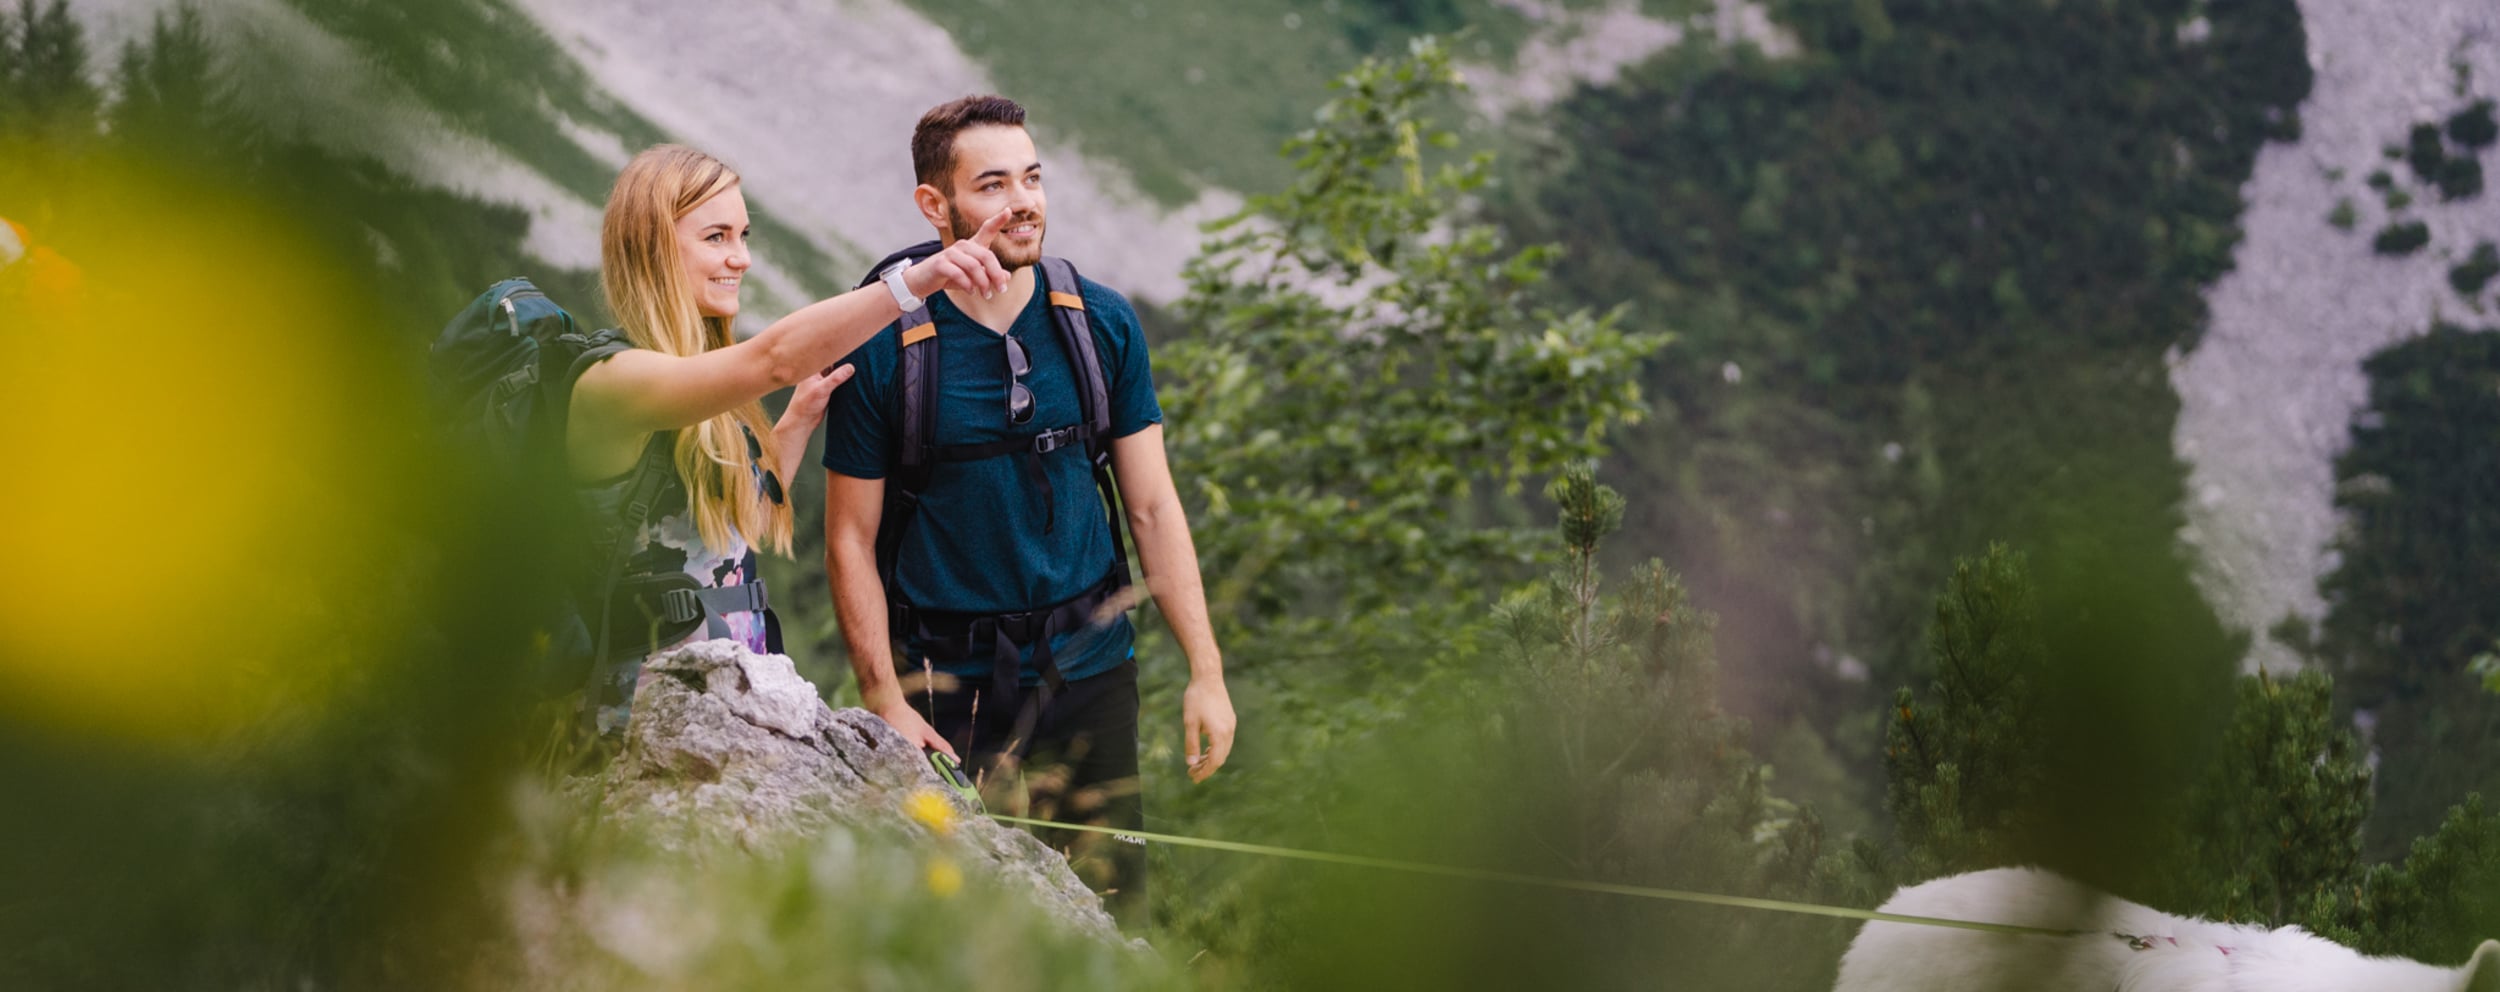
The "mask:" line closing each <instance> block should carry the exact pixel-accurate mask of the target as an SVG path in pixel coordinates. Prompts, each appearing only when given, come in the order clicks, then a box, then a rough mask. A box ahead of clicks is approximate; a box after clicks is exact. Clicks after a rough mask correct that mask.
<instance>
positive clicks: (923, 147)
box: [911, 94, 1024, 196]
mask: <svg viewBox="0 0 2500 992" xmlns="http://www.w3.org/2000/svg"><path fill="white" fill-rule="evenodd" d="M990 124H999V125H1005V126H1007V127H1023V126H1024V108H1023V107H1021V106H1018V105H1017V104H1016V102H1015V101H1014V100H1010V99H1007V98H1006V97H1003V96H995V95H991V94H982V95H980V96H968V97H964V98H963V99H961V100H956V101H953V102H950V103H941V104H938V105H937V106H935V107H931V108H929V112H928V113H925V114H922V115H920V126H918V127H915V128H913V129H912V131H911V171H912V174H913V175H916V176H918V177H919V178H920V182H921V183H922V184H924V185H929V186H935V187H937V188H938V189H941V190H945V191H946V193H947V195H949V196H952V195H954V192H955V191H954V189H953V188H951V187H949V186H948V185H947V180H949V179H951V178H953V176H954V172H955V136H956V135H958V134H962V133H963V132H964V131H965V129H967V128H975V127H981V126H984V125H990Z"/></svg>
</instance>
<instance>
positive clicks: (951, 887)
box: [927, 858, 964, 899]
mask: <svg viewBox="0 0 2500 992" xmlns="http://www.w3.org/2000/svg"><path fill="white" fill-rule="evenodd" d="M927 881H928V883H929V891H931V892H935V893H937V896H938V898H940V899H946V898H950V897H952V896H954V894H955V893H957V892H959V891H962V890H963V887H964V872H963V869H961V868H957V867H955V863H954V862H953V861H949V860H947V859H945V858H938V859H936V860H933V861H931V862H929V872H928V875H927Z"/></svg>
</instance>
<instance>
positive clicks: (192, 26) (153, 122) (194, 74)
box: [105, 2, 249, 161]
mask: <svg viewBox="0 0 2500 992" xmlns="http://www.w3.org/2000/svg"><path fill="white" fill-rule="evenodd" d="M113 91H114V100H113V103H112V105H111V106H110V107H109V108H108V109H107V111H106V113H105V123H106V125H107V129H108V133H109V134H111V136H112V138H113V139H114V140H115V141H116V142H119V143H121V144H124V145H126V146H135V147H139V148H143V149H146V150H150V151H157V150H164V151H177V152H182V153H185V157H186V158H187V159H190V160H193V161H196V160H197V159H198V158H199V157H201V156H204V155H206V156H214V157H221V158H227V159H230V160H231V159H235V158H238V157H239V155H240V154H241V153H243V152H245V151H246V146H247V145H248V144H249V142H248V136H247V135H246V134H244V133H243V131H244V129H243V128H242V127H241V126H240V122H239V121H237V120H236V119H235V115H234V114H233V112H232V110H231V107H230V102H231V101H230V97H229V95H228V90H227V87H226V84H225V82H224V80H223V79H221V78H220V77H219V73H218V71H217V59H216V52H215V50H214V49H213V48H212V46H211V45H210V44H209V38H208V32H207V30H206V29H205V28H204V27H203V26H202V24H201V22H200V12H199V8H197V7H195V6H193V5H192V4H190V3H188V2H185V3H182V4H179V5H177V6H176V7H175V8H174V9H173V10H172V11H171V12H167V11H158V12H157V14H156V20H155V22H154V24H153V25H152V26H151V28H150V30H149V32H148V36H147V39H146V40H145V41H144V42H141V41H138V40H133V41H130V42H128V43H125V44H124V45H123V46H122V52H121V59H120V61H119V62H118V63H117V64H116V66H115V68H114V72H113Z"/></svg>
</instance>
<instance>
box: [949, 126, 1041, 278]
mask: <svg viewBox="0 0 2500 992" xmlns="http://www.w3.org/2000/svg"><path fill="white" fill-rule="evenodd" d="M950 185H952V186H953V187H954V188H953V189H951V190H949V191H947V192H948V195H947V199H946V223H947V225H948V226H949V227H951V228H953V232H952V233H953V236H954V238H955V239H956V240H961V239H964V238H969V237H971V236H973V235H974V234H976V233H979V232H980V230H981V225H982V223H984V222H986V221H988V220H989V219H990V218H991V217H992V216H995V215H996V214H997V213H998V212H999V211H1001V210H1008V211H1013V213H1012V214H1011V215H1009V217H1008V218H1007V226H1006V227H1003V228H1001V229H999V232H998V239H997V240H995V241H992V242H991V243H990V250H991V251H993V252H996V253H997V254H998V261H999V264H1001V265H1004V266H1006V267H1007V269H1008V270H1009V271H1014V270H1016V269H1020V268H1023V267H1025V266H1028V265H1032V264H1034V263H1035V262H1039V261H1041V260H1042V231H1043V227H1044V223H1043V215H1044V214H1045V213H1046V212H1047V211H1048V207H1049V201H1048V198H1047V197H1044V196H1043V195H1042V159H1041V155H1040V154H1039V153H1037V152H1035V151H1034V150H1033V136H1032V135H1029V134H1026V133H1024V129H1023V128H1020V127H1007V126H1003V125H996V124H991V125H984V126H981V127H973V128H966V129H965V130H964V131H963V132H962V133H960V134H957V135H955V175H954V178H953V180H952V181H951V183H950Z"/></svg>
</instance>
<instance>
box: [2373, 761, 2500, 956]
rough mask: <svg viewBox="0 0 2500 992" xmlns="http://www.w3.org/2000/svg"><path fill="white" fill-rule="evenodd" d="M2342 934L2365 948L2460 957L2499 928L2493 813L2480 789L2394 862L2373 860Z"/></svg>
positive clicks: (2498, 825)
mask: <svg viewBox="0 0 2500 992" xmlns="http://www.w3.org/2000/svg"><path fill="white" fill-rule="evenodd" d="M2357 890H2358V892H2357V895H2356V896H2355V898H2354V899H2353V900H2352V903H2351V905H2350V906H2349V907H2348V908H2347V909H2346V911H2345V914H2344V920H2343V924H2344V925H2343V927H2342V928H2341V931H2340V932H2341V934H2348V935H2349V937H2348V939H2350V940H2352V941H2353V942H2354V944H2355V946H2358V947H2360V948H2361V949H2362V950H2364V951H2367V952H2369V953H2372V954H2402V955H2405V956H2407V957H2413V958H2420V959H2422V960H2425V961H2459V960H2463V959H2464V958H2465V956H2466V955H2468V954H2471V953H2473V950H2474V946H2475V944H2477V943H2479V942H2480V941H2482V940H2484V939H2485V938H2488V937H2490V936H2491V935H2493V934H2495V933H2500V813H2494V812H2492V811H2491V810H2488V809H2486V808H2484V805H2483V799H2482V797H2481V796H2479V795H2474V796H2467V797H2466V799H2465V802H2464V803H2463V804H2462V805H2458V806H2453V807H2450V808H2449V810H2448V815H2447V817H2446V818H2445V819H2444V820H2442V821H2441V822H2440V825H2439V829H2438V831H2436V832H2434V833H2432V834H2430V835H2428V836H2425V837H2420V838H2417V839H2415V840H2414V842H2413V849H2412V851H2411V852H2410V853H2408V854H2407V855H2406V857H2405V860H2404V863H2403V864H2401V865H2374V866H2372V867H2371V868H2370V870H2369V872H2368V874H2367V875H2366V876H2364V877H2363V878H2362V880H2361V882H2360V884H2359V885H2358V886H2357Z"/></svg>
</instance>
